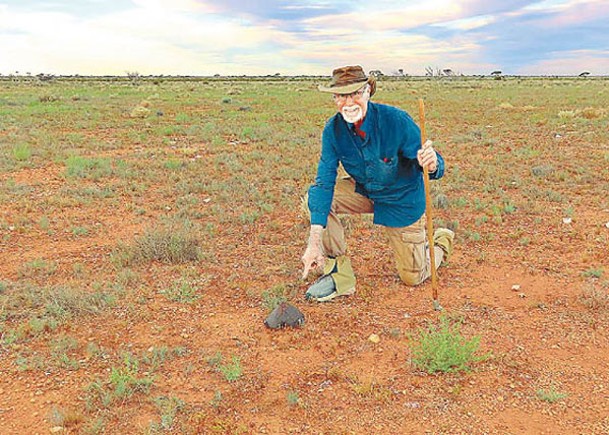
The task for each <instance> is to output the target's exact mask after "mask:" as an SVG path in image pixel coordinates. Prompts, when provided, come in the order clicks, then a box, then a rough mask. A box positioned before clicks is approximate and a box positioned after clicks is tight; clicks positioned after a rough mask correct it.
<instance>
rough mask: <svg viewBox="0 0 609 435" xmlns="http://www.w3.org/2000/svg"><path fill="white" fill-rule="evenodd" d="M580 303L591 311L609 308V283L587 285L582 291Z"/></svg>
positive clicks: (590, 283)
mask: <svg viewBox="0 0 609 435" xmlns="http://www.w3.org/2000/svg"><path fill="white" fill-rule="evenodd" d="M580 301H581V303H582V304H584V306H586V307H587V308H589V309H591V310H604V309H607V308H609V283H607V282H604V283H596V282H589V283H586V284H585V285H584V288H583V290H582V294H581V296H580Z"/></svg>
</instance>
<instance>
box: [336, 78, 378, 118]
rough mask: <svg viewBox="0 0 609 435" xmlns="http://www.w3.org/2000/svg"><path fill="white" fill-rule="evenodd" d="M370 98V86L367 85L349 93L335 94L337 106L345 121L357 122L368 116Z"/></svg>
mask: <svg viewBox="0 0 609 435" xmlns="http://www.w3.org/2000/svg"><path fill="white" fill-rule="evenodd" d="M369 100H370V86H369V85H365V86H364V87H363V88H361V89H358V90H357V91H355V92H353V93H351V94H348V95H343V94H334V102H335V103H336V107H337V108H338V111H339V112H340V114H341V115H343V118H344V120H345V121H347V122H349V123H352V124H354V123H356V122H358V121H359V120H361V119H364V116H366V110H368V101H369Z"/></svg>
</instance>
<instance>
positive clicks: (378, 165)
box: [367, 157, 398, 191]
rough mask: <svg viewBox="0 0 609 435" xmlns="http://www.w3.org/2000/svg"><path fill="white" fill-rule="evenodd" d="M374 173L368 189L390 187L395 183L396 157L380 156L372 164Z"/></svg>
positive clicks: (396, 172)
mask: <svg viewBox="0 0 609 435" xmlns="http://www.w3.org/2000/svg"><path fill="white" fill-rule="evenodd" d="M373 170H374V174H372V179H373V181H372V182H371V183H370V185H369V187H368V186H367V188H368V190H371V191H378V190H382V189H385V188H387V187H390V186H392V185H394V184H395V181H396V180H397V175H398V159H397V158H396V157H393V158H388V157H385V158H380V159H377V160H376V161H375V163H374V166H373Z"/></svg>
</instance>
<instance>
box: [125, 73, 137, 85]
mask: <svg viewBox="0 0 609 435" xmlns="http://www.w3.org/2000/svg"><path fill="white" fill-rule="evenodd" d="M125 73H126V74H127V77H128V78H129V80H131V84H132V85H134V86H135V85H139V84H140V78H141V76H140V73H139V72H137V71H125Z"/></svg>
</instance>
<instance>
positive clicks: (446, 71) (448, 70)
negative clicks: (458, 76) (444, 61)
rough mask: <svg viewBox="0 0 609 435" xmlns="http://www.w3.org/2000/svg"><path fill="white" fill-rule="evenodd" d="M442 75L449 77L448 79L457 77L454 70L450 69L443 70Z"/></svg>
mask: <svg viewBox="0 0 609 435" xmlns="http://www.w3.org/2000/svg"><path fill="white" fill-rule="evenodd" d="M442 74H444V75H445V76H447V77H451V76H453V75H455V73H454V72H453V70H452V69H450V68H445V69H443V70H442Z"/></svg>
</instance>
